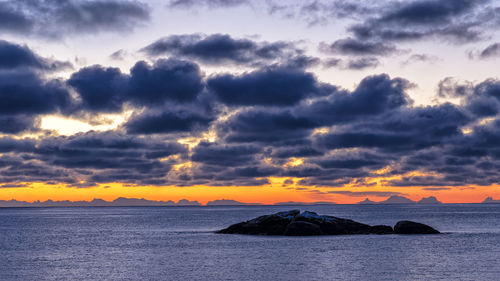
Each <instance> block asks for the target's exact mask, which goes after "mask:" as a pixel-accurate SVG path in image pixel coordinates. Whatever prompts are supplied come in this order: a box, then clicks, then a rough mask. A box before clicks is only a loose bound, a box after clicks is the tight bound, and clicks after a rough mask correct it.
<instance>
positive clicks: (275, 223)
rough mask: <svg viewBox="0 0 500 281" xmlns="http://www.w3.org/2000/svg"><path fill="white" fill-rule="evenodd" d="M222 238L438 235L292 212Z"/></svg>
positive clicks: (236, 227)
mask: <svg viewBox="0 0 500 281" xmlns="http://www.w3.org/2000/svg"><path fill="white" fill-rule="evenodd" d="M217 233H223V234H250V235H285V236H312V235H348V234H439V233H440V232H439V231H437V230H436V229H434V228H432V227H430V226H428V225H425V224H422V223H417V222H412V221H399V222H397V223H396V225H395V226H394V228H393V227H391V226H388V225H374V226H371V225H368V224H364V223H360V222H356V221H353V220H350V219H344V218H338V217H333V216H324V215H318V214H316V213H314V212H309V211H304V212H300V211H299V210H291V211H286V212H279V213H276V214H271V215H264V216H260V217H257V218H254V219H252V220H249V221H245V222H240V223H237V224H233V225H231V226H229V227H227V228H225V229H222V230H219V231H217Z"/></svg>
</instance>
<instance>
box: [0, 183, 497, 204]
mask: <svg viewBox="0 0 500 281" xmlns="http://www.w3.org/2000/svg"><path fill="white" fill-rule="evenodd" d="M286 179H289V178H273V179H271V183H270V184H267V185H263V186H186V187H179V186H161V187H160V186H134V185H125V184H120V183H108V184H99V185H98V186H94V187H86V188H79V187H68V186H65V185H46V184H43V183H31V184H29V185H27V187H12V188H0V200H11V199H15V200H18V201H27V202H33V201H37V200H39V201H46V200H49V199H50V200H54V201H63V200H70V201H91V200H92V199H104V200H106V201H112V200H114V199H116V198H118V197H126V198H144V199H148V200H157V201H168V200H172V201H175V202H177V201H179V200H181V199H187V200H190V201H198V202H200V203H202V204H206V203H207V202H208V201H213V200H217V199H228V200H236V201H239V202H244V203H262V204H274V203H278V202H288V201H294V202H318V201H327V202H334V203H338V204H354V203H357V202H359V201H362V200H364V199H365V198H369V199H370V200H372V201H382V200H385V199H386V198H387V197H389V196H376V195H357V196H350V195H343V194H334V193H328V192H336V191H351V192H374V191H375V192H398V193H400V194H401V196H405V197H407V198H410V199H412V200H414V201H418V200H420V199H421V198H423V197H428V196H435V197H437V198H438V199H439V200H440V201H442V202H443V203H479V202H482V201H483V200H484V199H485V198H486V197H488V196H491V197H493V198H500V188H499V186H497V185H495V186H464V187H440V188H442V189H441V190H426V188H427V187H383V186H375V187H373V186H372V187H341V188H332V187H305V186H297V185H295V184H291V185H284V184H283V182H284V181H285V180H286Z"/></svg>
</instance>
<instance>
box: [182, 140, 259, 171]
mask: <svg viewBox="0 0 500 281" xmlns="http://www.w3.org/2000/svg"><path fill="white" fill-rule="evenodd" d="M261 150H262V149H261V148H259V147H258V146H255V145H218V144H212V143H206V142H202V143H200V144H199V145H198V146H197V147H196V148H195V149H194V151H193V156H192V157H191V159H192V160H193V161H195V162H199V163H203V164H208V165H213V166H232V167H234V166H245V165H249V164H255V163H256V162H255V156H256V154H257V153H259V152H260V151H261Z"/></svg>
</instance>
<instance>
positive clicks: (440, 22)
mask: <svg viewBox="0 0 500 281" xmlns="http://www.w3.org/2000/svg"><path fill="white" fill-rule="evenodd" d="M499 19H500V1H493V0H440V1H435V0H408V1H390V0H388V1H354V0H353V1H340V0H332V1H319V0H317V1H309V0H305V1H294V0H290V1H274V0H199V1H194V0H171V1H153V0H151V1H145V0H143V1H117V0H40V1H33V0H16V1H14V0H4V1H0V200H10V199H16V200H23V201H30V202H32V201H35V200H48V199H52V200H92V199H93V198H102V199H106V200H113V199H115V198H117V197H130V198H146V199H151V200H180V199H188V200H197V201H199V202H201V203H206V202H207V201H211V200H216V199H231V200H238V201H241V202H248V203H266V204H272V203H276V202H284V201H300V202H316V201H330V202H336V203H356V202H359V201H361V200H363V199H364V198H369V199H371V200H374V201H381V200H382V199H384V198H386V197H389V196H392V195H400V196H405V197H408V198H411V199H413V200H418V199H420V198H422V197H427V196H436V197H437V198H439V200H441V201H443V202H447V203H458V202H470V203H471V202H480V201H482V200H483V199H484V198H485V197H487V196H492V197H494V198H498V197H500V189H499V186H498V184H499V182H500V172H499V171H500V169H499V168H500V118H499V116H500V80H498V62H499V61H500V34H499V31H498V30H500V20H499Z"/></svg>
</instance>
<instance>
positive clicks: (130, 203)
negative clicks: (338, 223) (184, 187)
mask: <svg viewBox="0 0 500 281" xmlns="http://www.w3.org/2000/svg"><path fill="white" fill-rule="evenodd" d="M478 203H483V204H495V203H496V204H500V200H495V199H493V198H492V197H487V198H486V199H485V200H483V201H482V202H478ZM335 204H336V203H335V202H329V201H316V202H296V201H287V202H277V203H274V204H263V203H245V202H240V201H237V200H232V199H216V200H212V201H208V202H207V203H206V204H205V205H203V204H201V203H200V202H198V201H190V200H187V199H181V200H179V201H177V202H174V201H172V200H168V201H155V200H148V199H144V198H140V199H139V198H125V197H119V198H116V199H115V200H113V201H106V200H103V199H97V198H96V199H93V200H91V201H69V200H63V201H53V200H50V199H49V200H47V201H38V200H37V201H34V202H27V201H18V200H14V199H12V200H0V208H2V207H134V206H138V207H148V206H259V205H275V206H312V205H335ZM357 204H360V205H366V204H442V202H441V201H439V200H438V199H437V198H436V197H434V196H429V197H424V198H422V199H420V200H419V201H413V200H411V199H409V198H406V197H404V196H399V195H393V196H390V197H388V198H387V199H385V200H382V201H372V200H370V199H368V198H366V199H364V200H363V201H360V202H358V203H357Z"/></svg>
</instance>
